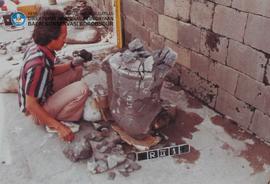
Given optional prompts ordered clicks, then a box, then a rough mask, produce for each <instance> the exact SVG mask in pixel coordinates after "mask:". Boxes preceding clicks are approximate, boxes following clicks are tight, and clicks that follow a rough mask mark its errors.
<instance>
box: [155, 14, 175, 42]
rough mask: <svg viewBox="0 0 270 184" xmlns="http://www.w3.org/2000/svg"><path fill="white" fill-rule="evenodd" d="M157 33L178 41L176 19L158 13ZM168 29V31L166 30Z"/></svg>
mask: <svg viewBox="0 0 270 184" xmlns="http://www.w3.org/2000/svg"><path fill="white" fill-rule="evenodd" d="M158 21H159V24H158V25H159V28H158V29H159V34H160V35H161V36H164V37H165V38H167V39H169V40H171V41H174V42H177V41H178V35H177V34H178V33H177V32H178V21H177V20H176V19H173V18H170V17H167V16H165V15H159V20H158ZM168 30H170V31H168Z"/></svg>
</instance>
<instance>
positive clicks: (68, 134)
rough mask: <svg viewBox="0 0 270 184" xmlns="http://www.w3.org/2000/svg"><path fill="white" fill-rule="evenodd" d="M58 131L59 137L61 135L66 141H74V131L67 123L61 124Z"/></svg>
mask: <svg viewBox="0 0 270 184" xmlns="http://www.w3.org/2000/svg"><path fill="white" fill-rule="evenodd" d="M57 131H58V134H59V137H61V138H62V139H63V140H64V141H66V142H71V141H73V139H74V134H73V133H72V131H71V130H70V128H69V127H67V126H65V125H61V126H59V128H58V129H57Z"/></svg>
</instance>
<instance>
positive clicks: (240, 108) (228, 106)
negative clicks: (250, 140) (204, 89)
mask: <svg viewBox="0 0 270 184" xmlns="http://www.w3.org/2000/svg"><path fill="white" fill-rule="evenodd" d="M216 110H217V111H218V112H221V113H222V114H225V115H227V116H229V117H231V118H232V119H233V120H235V121H236V122H237V123H238V124H239V125H240V126H241V127H243V128H244V129H248V127H249V125H250V123H251V118H252V115H253V112H252V110H251V109H250V107H249V106H248V105H247V104H246V103H245V102H243V101H240V100H238V99H237V98H235V97H234V96H232V95H231V94H229V93H227V92H226V91H224V90H222V89H221V88H219V91H218V97H217V104H216Z"/></svg>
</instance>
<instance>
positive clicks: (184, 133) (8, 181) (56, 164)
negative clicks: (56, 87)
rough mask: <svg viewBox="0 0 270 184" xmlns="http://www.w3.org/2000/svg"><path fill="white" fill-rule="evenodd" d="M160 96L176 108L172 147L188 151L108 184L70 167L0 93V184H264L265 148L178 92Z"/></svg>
mask: <svg viewBox="0 0 270 184" xmlns="http://www.w3.org/2000/svg"><path fill="white" fill-rule="evenodd" d="M165 93H166V94H167V95H166V96H165V97H164V98H167V99H169V100H171V101H172V100H173V102H174V103H176V104H177V105H178V107H179V109H181V110H180V111H179V113H180V116H181V117H180V119H178V122H176V124H175V125H172V126H169V128H167V129H166V128H165V129H164V132H165V133H166V134H167V135H168V136H169V137H170V139H172V140H174V141H175V142H177V139H178V138H181V139H182V140H184V141H185V142H186V143H188V144H190V146H191V147H192V149H191V152H190V153H188V154H186V155H182V156H178V157H166V158H158V159H153V160H147V161H140V162H139V164H141V165H142V169H140V170H139V171H136V172H134V173H131V175H130V176H129V177H124V176H121V175H119V174H118V173H117V175H116V178H115V179H114V180H113V181H111V180H108V176H107V174H97V175H93V174H90V173H89V172H88V171H87V169H86V163H85V162H80V163H71V162H70V161H69V160H68V159H66V158H65V156H64V155H63V153H62V150H61V141H60V140H59V139H58V138H57V136H56V135H51V134H48V133H46V132H45V131H44V129H43V128H41V127H38V126H36V125H34V124H33V123H32V122H31V121H30V119H28V118H27V117H25V116H24V115H23V114H21V113H20V112H19V110H18V105H17V96H16V94H0V112H1V116H0V118H1V121H0V183H1V184H13V183H14V184H15V183H19V184H24V183H27V184H31V183H33V184H36V183H39V184H45V183H48V184H61V183H69V184H75V183H80V184H90V183H91V184H95V183H104V184H105V183H120V184H121V183H127V182H128V183H136V184H137V183H143V184H147V183H149V184H150V183H157V184H159V183H160V184H161V183H162V184H163V183H169V184H174V183H181V184H193V183H194V184H198V183H200V184H217V183H218V184H223V183H224V184H228V183H229V184H266V183H267V182H268V180H269V176H270V156H269V153H270V148H269V147H268V146H266V145H265V144H263V143H261V142H260V141H259V140H257V139H256V138H255V137H254V136H251V135H249V134H247V133H245V132H243V131H241V130H240V129H238V127H237V126H236V125H235V124H233V123H232V122H231V121H230V120H228V119H223V118H221V117H220V116H217V114H216V113H215V112H213V111H212V110H210V109H209V108H207V107H204V106H202V105H201V104H200V103H199V102H197V101H196V100H194V99H192V98H191V97H189V96H188V95H187V94H185V93H184V92H183V91H173V92H170V93H167V92H166V90H165ZM163 94H164V93H163ZM163 96H164V95H163ZM174 126H176V127H174ZM170 127H171V128H170Z"/></svg>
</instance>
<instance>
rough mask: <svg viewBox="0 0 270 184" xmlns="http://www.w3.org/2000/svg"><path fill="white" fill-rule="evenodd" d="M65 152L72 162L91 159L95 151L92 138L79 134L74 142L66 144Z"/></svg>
mask: <svg viewBox="0 0 270 184" xmlns="http://www.w3.org/2000/svg"><path fill="white" fill-rule="evenodd" d="M63 153H64V155H65V156H66V157H67V158H68V159H69V160H71V161H72V162H77V161H80V160H85V159H89V158H90V157H91V156H92V153H93V152H92V146H91V143H90V140H89V139H88V138H87V137H79V136H77V137H76V138H75V140H74V141H73V142H72V143H70V144H66V146H65V148H64V149H63Z"/></svg>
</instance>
